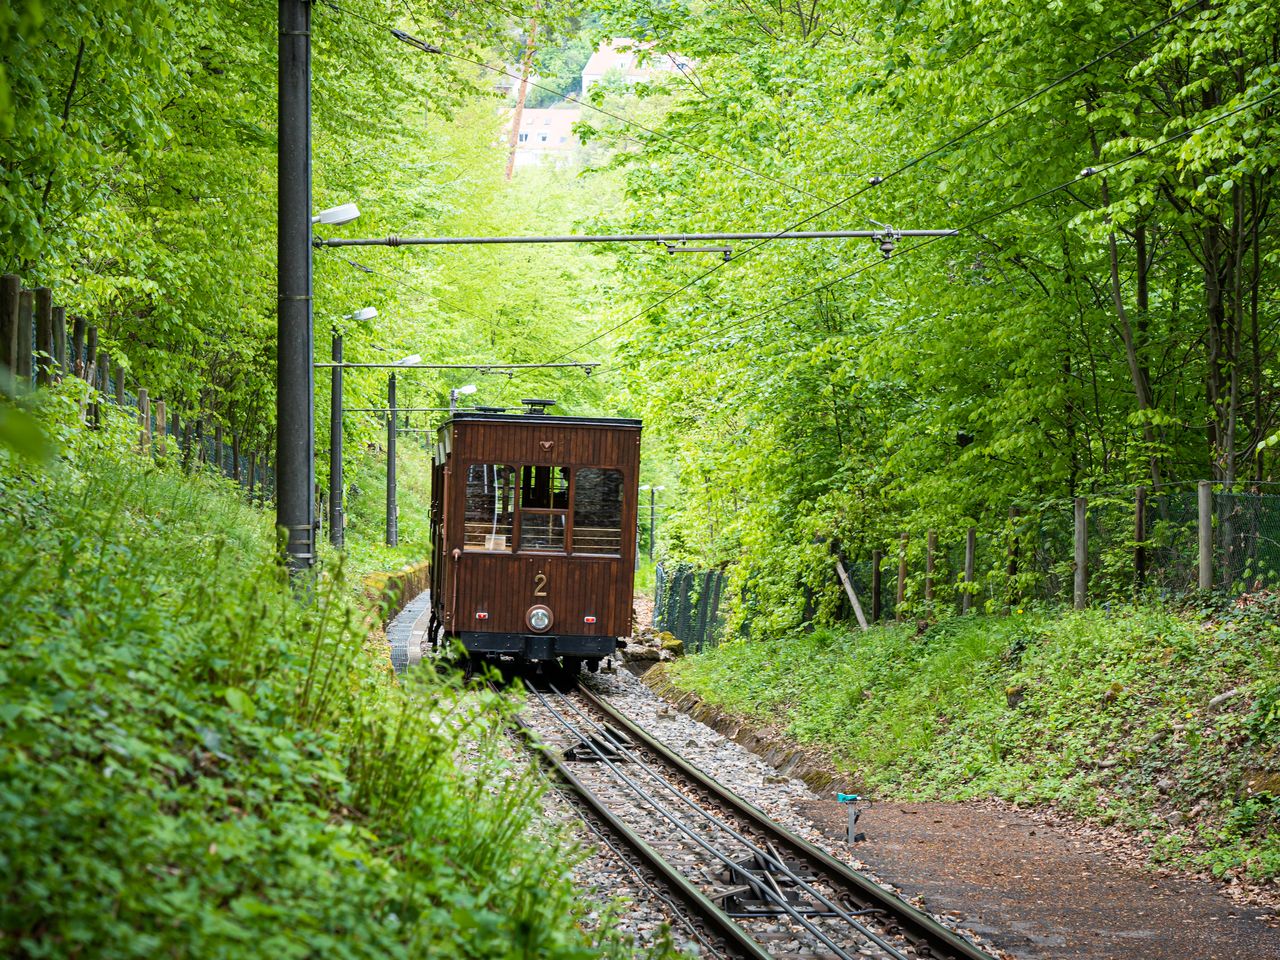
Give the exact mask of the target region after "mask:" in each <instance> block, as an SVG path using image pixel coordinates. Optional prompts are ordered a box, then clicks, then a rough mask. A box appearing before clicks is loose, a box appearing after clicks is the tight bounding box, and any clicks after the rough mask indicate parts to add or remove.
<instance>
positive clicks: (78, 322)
mask: <svg viewBox="0 0 1280 960" xmlns="http://www.w3.org/2000/svg"><path fill="white" fill-rule="evenodd" d="M84 335H85V324H84V317H72V318H71V354H72V356H71V363H72V368H73V370H72V372H74V373H75V375H76V376H77V377H83V376H84V373H85V363H84Z"/></svg>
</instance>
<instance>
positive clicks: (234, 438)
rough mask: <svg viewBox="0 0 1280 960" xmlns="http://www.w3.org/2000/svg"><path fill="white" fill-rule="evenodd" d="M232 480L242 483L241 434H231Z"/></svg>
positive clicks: (233, 432)
mask: <svg viewBox="0 0 1280 960" xmlns="http://www.w3.org/2000/svg"><path fill="white" fill-rule="evenodd" d="M231 479H232V480H234V481H235V482H236V483H239V482H240V434H238V433H236V432H235V431H232V433H231Z"/></svg>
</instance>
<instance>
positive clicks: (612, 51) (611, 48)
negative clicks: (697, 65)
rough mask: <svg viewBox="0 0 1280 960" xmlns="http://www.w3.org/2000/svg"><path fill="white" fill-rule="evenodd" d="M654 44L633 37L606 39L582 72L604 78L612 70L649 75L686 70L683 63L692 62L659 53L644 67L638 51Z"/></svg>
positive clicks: (625, 73) (642, 75)
mask: <svg viewBox="0 0 1280 960" xmlns="http://www.w3.org/2000/svg"><path fill="white" fill-rule="evenodd" d="M653 46H654V44H653V41H652V40H644V41H640V40H633V39H631V38H630V37H617V38H615V39H613V40H605V41H604V42H603V43H601V44H600V46H599V47H598V48H597V49H596V52H595V53H593V54H591V59H589V60H588V61H587V65H586V66H585V67H583V68H582V75H583V76H584V77H587V76H592V77H601V76H604V75H605V74H606V73H608V72H609V71H610V70H619V71H621V72H622V73H623V74H624V75H626V76H628V77H632V78H647V77H650V76H652V75H653V74H657V73H673V72H674V71H676V70H681V69H683V66H682V65H683V64H688V63H689V62H690V61H689V60H688V59H686V58H684V57H679V56H677V57H667V56H666V55H660V56H654V57H652V58H650V59H649V60H648V61H647V62H646V63H645V64H644V66H639V65H638V60H639V54H640V53H641V52H642V51H646V50H649V49H651V48H652V47H653Z"/></svg>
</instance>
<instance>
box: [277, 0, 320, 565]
mask: <svg viewBox="0 0 1280 960" xmlns="http://www.w3.org/2000/svg"><path fill="white" fill-rule="evenodd" d="M279 44H280V69H279V86H280V89H279V118H278V121H279V132H278V137H279V139H278V147H277V165H278V176H279V186H278V190H279V194H278V196H279V212H278V217H279V219H278V231H279V232H278V240H277V267H278V271H279V279H278V282H279V292H278V296H279V307H278V311H277V314H278V316H277V323H276V370H277V372H276V377H277V380H276V525H277V526H279V527H283V528H284V529H285V532H286V546H285V550H286V553H287V560H288V563H289V569H290V570H291V571H292V572H294V573H299V572H301V571H304V570H307V569H309V568H310V567H311V565H312V563H314V562H315V500H314V498H313V491H314V489H315V417H314V410H313V408H314V402H315V401H314V396H313V390H312V384H313V377H314V373H313V371H312V366H311V364H312V360H313V357H312V332H311V3H310V0H280V39H279Z"/></svg>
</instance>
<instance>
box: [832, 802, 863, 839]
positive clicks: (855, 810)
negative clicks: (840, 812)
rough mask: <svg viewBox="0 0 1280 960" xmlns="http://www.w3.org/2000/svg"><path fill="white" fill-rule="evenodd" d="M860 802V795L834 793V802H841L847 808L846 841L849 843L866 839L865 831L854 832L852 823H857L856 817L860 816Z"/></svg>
mask: <svg viewBox="0 0 1280 960" xmlns="http://www.w3.org/2000/svg"><path fill="white" fill-rule="evenodd" d="M861 802H862V797H860V796H859V795H858V794H856V793H837V794H836V803H843V804H844V805H845V806H846V807H848V808H849V832H848V841H849V843H851V844H852V843H860V842H861V841H863V840H865V839H867V835H866V834H865V833H855V832H854V825H855V824H857V822H858V818H859V817H860V816H862V807H860V806H859V805H858V804H859V803H861Z"/></svg>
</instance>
